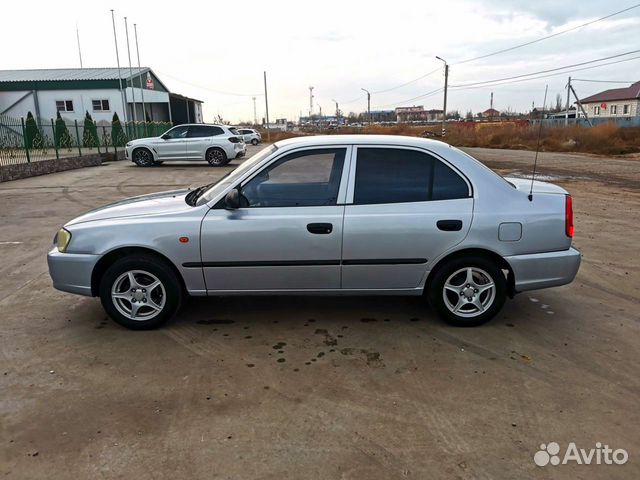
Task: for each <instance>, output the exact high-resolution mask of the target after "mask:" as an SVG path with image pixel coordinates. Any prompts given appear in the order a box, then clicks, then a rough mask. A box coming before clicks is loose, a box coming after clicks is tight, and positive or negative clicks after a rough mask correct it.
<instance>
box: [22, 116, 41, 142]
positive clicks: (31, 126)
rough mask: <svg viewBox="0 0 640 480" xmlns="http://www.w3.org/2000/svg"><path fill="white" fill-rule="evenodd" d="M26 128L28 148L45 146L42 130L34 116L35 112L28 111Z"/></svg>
mask: <svg viewBox="0 0 640 480" xmlns="http://www.w3.org/2000/svg"><path fill="white" fill-rule="evenodd" d="M24 129H25V132H24V134H25V140H26V143H27V148H29V149H31V148H41V147H42V146H43V141H42V132H40V129H39V128H38V124H37V123H36V119H35V118H33V114H32V113H31V112H28V113H27V120H26V121H25V127H24Z"/></svg>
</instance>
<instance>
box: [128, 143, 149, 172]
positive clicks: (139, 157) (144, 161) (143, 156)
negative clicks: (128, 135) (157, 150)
mask: <svg viewBox="0 0 640 480" xmlns="http://www.w3.org/2000/svg"><path fill="white" fill-rule="evenodd" d="M131 159H132V160H133V163H135V164H136V165H138V166H139V167H150V166H152V165H153V164H154V161H153V154H152V153H151V150H149V149H148V148H144V147H140V148H136V149H135V150H134V151H133V152H131Z"/></svg>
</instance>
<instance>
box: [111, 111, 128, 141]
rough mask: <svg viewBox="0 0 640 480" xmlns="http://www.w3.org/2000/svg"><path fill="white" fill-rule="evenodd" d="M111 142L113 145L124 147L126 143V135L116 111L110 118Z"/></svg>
mask: <svg viewBox="0 0 640 480" xmlns="http://www.w3.org/2000/svg"><path fill="white" fill-rule="evenodd" d="M111 143H112V144H113V146H114V147H124V146H125V144H126V143H127V135H126V134H125V133H124V130H123V129H122V123H120V119H119V118H118V114H117V113H114V114H113V119H112V120H111Z"/></svg>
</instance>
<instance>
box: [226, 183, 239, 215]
mask: <svg viewBox="0 0 640 480" xmlns="http://www.w3.org/2000/svg"><path fill="white" fill-rule="evenodd" d="M224 207H225V208H226V209H227V210H236V209H238V208H240V192H239V191H238V189H237V188H234V189H233V190H231V191H230V192H229V193H227V196H226V197H224Z"/></svg>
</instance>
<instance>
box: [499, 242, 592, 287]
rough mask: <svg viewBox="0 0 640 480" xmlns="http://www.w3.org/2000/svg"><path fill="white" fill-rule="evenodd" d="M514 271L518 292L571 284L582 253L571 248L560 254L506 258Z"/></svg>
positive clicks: (534, 254)
mask: <svg viewBox="0 0 640 480" xmlns="http://www.w3.org/2000/svg"><path fill="white" fill-rule="evenodd" d="M505 260H506V261H507V262H509V265H511V268H512V269H513V274H514V277H515V290H516V292H524V291H527V290H537V289H540V288H549V287H557V286H560V285H566V284H567V283H571V282H572V281H573V279H574V278H576V274H577V273H578V269H579V268H580V252H579V251H578V250H576V249H575V248H573V247H571V248H569V249H568V250H563V251H560V252H548V253H533V254H529V255H513V256H510V257H505Z"/></svg>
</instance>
